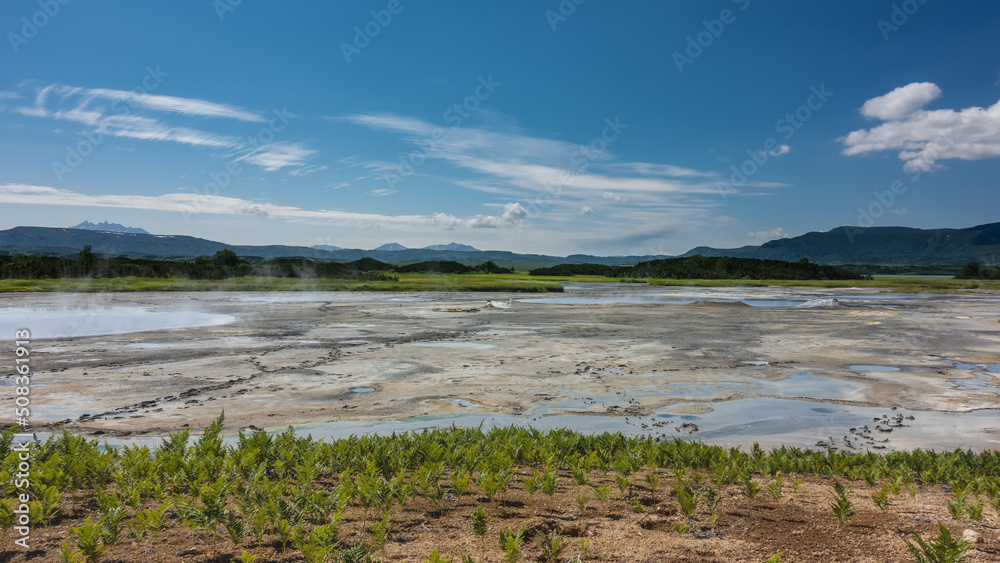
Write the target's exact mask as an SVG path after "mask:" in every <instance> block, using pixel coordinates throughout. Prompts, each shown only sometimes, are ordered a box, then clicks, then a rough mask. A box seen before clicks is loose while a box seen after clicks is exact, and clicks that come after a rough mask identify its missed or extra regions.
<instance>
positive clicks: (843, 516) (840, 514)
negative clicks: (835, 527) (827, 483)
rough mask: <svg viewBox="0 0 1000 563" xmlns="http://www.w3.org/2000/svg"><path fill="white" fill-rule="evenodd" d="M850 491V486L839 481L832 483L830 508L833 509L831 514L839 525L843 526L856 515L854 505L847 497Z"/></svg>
mask: <svg viewBox="0 0 1000 563" xmlns="http://www.w3.org/2000/svg"><path fill="white" fill-rule="evenodd" d="M850 489H851V488H850V485H845V484H844V483H841V482H840V481H834V482H833V502H831V503H830V508H831V509H833V514H834V516H836V517H837V521H838V522H839V523H840V524H845V523H846V522H847V521H848V520H849V519H850V518H851V517H852V516H854V515H855V514H857V511H856V510H855V509H854V503H852V502H851V500H850V499H849V498H848V496H847V495H848V492H849V491H850Z"/></svg>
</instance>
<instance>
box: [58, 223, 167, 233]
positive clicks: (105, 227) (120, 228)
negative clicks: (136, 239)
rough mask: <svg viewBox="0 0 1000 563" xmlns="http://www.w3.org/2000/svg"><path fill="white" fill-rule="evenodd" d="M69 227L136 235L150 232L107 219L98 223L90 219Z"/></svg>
mask: <svg viewBox="0 0 1000 563" xmlns="http://www.w3.org/2000/svg"><path fill="white" fill-rule="evenodd" d="M70 228H71V229H85V230H88V231H106V232H110V233H130V234H136V235H148V234H151V233H150V232H149V231H147V230H146V229H140V228H139V227H126V226H124V225H120V224H118V223H109V222H107V221H101V222H100V223H96V224H95V223H91V222H90V221H84V222H83V223H80V224H79V225H74V226H72V227H70Z"/></svg>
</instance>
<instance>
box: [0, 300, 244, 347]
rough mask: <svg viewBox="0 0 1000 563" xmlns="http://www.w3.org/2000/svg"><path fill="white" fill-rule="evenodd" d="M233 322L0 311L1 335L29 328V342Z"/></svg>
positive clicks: (197, 316) (184, 315)
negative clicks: (30, 339)
mask: <svg viewBox="0 0 1000 563" xmlns="http://www.w3.org/2000/svg"><path fill="white" fill-rule="evenodd" d="M235 320H236V317H234V316H232V315H221V314H214V313H201V312H197V311H150V310H149V309H146V308H143V307H105V308H97V307H62V308H43V307H10V308H3V309H0V333H3V334H13V333H14V331H15V330H18V329H21V328H25V327H28V328H30V329H31V336H32V340H38V339H43V338H72V337H79V336H97V335H103V334H127V333H130V332H142V331H147V330H165V329H172V328H190V327H199V326H218V325H224V324H228V323H231V322H233V321H235Z"/></svg>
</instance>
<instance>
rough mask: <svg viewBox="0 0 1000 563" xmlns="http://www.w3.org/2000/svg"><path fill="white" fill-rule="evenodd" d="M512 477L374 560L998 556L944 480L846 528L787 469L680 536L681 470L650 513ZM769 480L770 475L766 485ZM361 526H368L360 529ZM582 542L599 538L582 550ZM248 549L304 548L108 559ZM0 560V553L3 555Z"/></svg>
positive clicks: (224, 556)
mask: <svg viewBox="0 0 1000 563" xmlns="http://www.w3.org/2000/svg"><path fill="white" fill-rule="evenodd" d="M524 474H525V472H524V471H523V470H522V472H521V475H518V476H517V477H515V479H514V483H515V484H514V485H513V486H512V488H511V491H510V493H509V496H508V499H507V501H506V503H504V504H499V503H494V504H490V503H488V502H487V501H486V499H485V498H482V497H481V496H480V495H479V494H477V493H476V492H470V493H466V494H465V495H464V496H463V497H462V498H460V499H455V498H452V499H451V500H449V501H447V502H446V503H445V506H444V509H443V511H442V512H441V513H438V511H437V508H436V507H434V506H433V505H431V504H429V503H428V502H427V501H425V500H421V499H417V500H412V501H410V502H409V503H408V504H407V505H406V506H405V507H404V508H402V509H400V508H399V507H398V506H397V507H396V508H395V509H394V511H393V519H392V532H391V534H390V539H389V541H388V542H387V544H386V547H385V551H384V553H376V554H375V555H376V557H377V558H379V559H382V560H384V561H386V562H389V561H398V562H403V561H405V562H413V563H420V562H423V561H426V560H427V558H428V556H429V555H430V554H431V551H432V550H434V549H438V550H439V551H440V553H441V554H442V555H451V556H452V560H453V561H456V562H457V561H459V560H460V553H466V554H469V555H472V556H473V557H474V559H475V560H476V561H477V562H480V563H484V562H487V561H488V562H499V561H501V559H502V557H503V555H502V552H501V550H500V547H499V544H498V539H497V538H498V535H499V531H500V530H503V529H516V528H518V527H520V526H524V527H525V529H526V532H525V543H524V545H523V547H522V550H521V554H522V558H521V561H524V562H529V561H544V558H543V557H542V554H541V549H540V548H539V546H538V544H537V541H538V540H539V538H540V536H541V535H543V534H549V533H551V532H552V531H553V530H555V531H557V532H560V531H561V532H560V533H561V534H563V535H565V536H567V538H568V546H567V548H566V549H565V551H564V552H563V557H562V558H561V559H560V561H568V560H569V559H570V558H571V557H573V556H574V555H576V554H579V553H582V556H581V560H582V561H584V562H587V561H606V562H622V563H626V562H629V563H631V562H661V561H663V562H665V561H678V562H724V561H725V562H729V561H733V562H761V561H764V560H765V559H767V558H768V557H770V556H772V555H774V554H775V553H776V552H779V551H780V552H781V553H782V559H781V561H794V562H817V563H819V562H824V563H825V562H832V561H852V562H871V563H887V562H897V561H898V562H903V561H911V560H912V559H911V558H910V555H909V552H908V551H907V549H906V545H905V543H904V538H905V539H909V540H910V541H911V542H912V541H914V536H913V534H921V535H922V537H924V538H925V539H929V538H930V537H932V536H935V535H937V533H938V529H937V522H938V521H941V522H943V523H945V524H946V525H947V526H948V527H949V529H950V530H951V531H952V533H954V534H956V535H959V536H961V534H962V533H963V531H964V530H974V531H976V532H978V533H979V534H980V535H981V537H982V542H981V543H978V544H975V545H974V546H973V547H972V549H970V551H969V552H968V555H967V558H966V559H965V561H967V562H969V563H978V562H986V561H1000V533H998V532H1000V518H998V515H997V513H996V512H995V511H993V510H992V509H991V508H986V510H985V511H984V517H983V520H982V522H973V521H971V520H968V519H965V520H962V521H961V522H955V521H953V520H951V518H950V516H949V515H948V511H947V509H946V508H945V505H946V502H947V499H948V498H949V497H948V493H947V491H945V490H944V489H942V488H940V487H928V488H925V487H919V488H917V490H916V492H915V497H913V498H911V497H910V496H909V494H908V493H907V492H906V491H905V490H902V491H901V494H900V495H899V496H896V497H895V498H894V500H893V504H892V506H890V507H889V508H888V509H887V510H886V511H881V510H880V509H878V508H877V507H876V506H875V505H874V504H873V503H872V501H871V500H870V499H869V498H868V495H869V494H870V492H871V489H869V488H868V487H867V485H865V484H864V483H863V482H859V483H852V485H853V487H852V491H851V493H850V495H849V496H850V498H851V500H852V501H853V502H854V504H855V506H856V508H857V515H856V516H854V517H853V518H851V519H850V520H848V522H847V523H846V524H839V523H838V521H837V520H836V518H835V517H834V515H833V512H832V511H831V509H830V508H829V503H830V500H831V498H832V497H831V486H830V481H829V480H826V479H819V478H807V479H805V480H804V482H802V483H801V484H800V485H799V486H798V489H797V490H793V488H792V485H791V483H792V481H793V480H794V478H795V477H796V476H794V475H793V476H788V477H787V479H786V482H785V483H786V484H785V487H784V489H783V493H782V496H781V498H780V500H777V501H776V500H774V499H773V498H772V497H770V496H769V493H766V492H762V493H761V495H760V496H758V497H757V498H756V499H755V500H754V501H753V502H752V503H751V502H750V501H749V500H748V499H747V497H746V495H745V494H744V493H743V491H742V488H740V487H738V486H733V487H730V488H728V489H726V490H725V493H724V495H723V500H722V502H721V503H720V504H719V506H718V508H717V514H718V519H717V520H716V522H715V524H714V525H713V524H711V522H710V514H709V513H708V511H707V510H706V508H705V506H704V505H703V504H702V505H701V506H700V507H699V509H698V511H697V512H696V513H695V515H694V517H693V519H692V520H691V521H690V522H688V525H689V529H688V530H687V531H686V532H685V533H683V534H681V533H678V531H677V530H676V528H675V526H674V524H675V523H683V522H684V518H683V516H682V515H680V514H679V513H678V508H677V502H676V499H674V498H672V497H671V496H670V495H671V494H672V486H671V485H670V483H673V475H672V474H671V473H670V472H669V471H665V470H664V471H661V476H662V481H661V483H660V485H659V487H658V489H657V491H656V492H655V496H654V494H652V493H651V491H650V490H649V488H648V486H647V485H646V484H645V483H644V482H643V480H642V477H641V476H638V477H637V479H636V486H635V490H634V492H633V499H634V500H637V501H639V502H638V504H639V505H640V507H641V510H642V512H635V511H633V510H632V508H631V507H630V505H629V503H627V502H626V499H625V497H624V496H623V495H619V494H618V490H617V488H616V487H615V484H614V482H613V480H612V479H611V478H610V477H608V476H601V475H599V474H596V473H595V474H594V475H593V476H592V478H591V484H592V485H595V486H596V485H598V484H604V485H606V486H608V487H610V488H613V489H615V493H614V495H615V496H616V497H618V498H614V499H613V500H612V499H609V500H607V501H606V502H605V503H601V502H600V501H598V500H597V499H596V498H595V495H594V494H593V491H592V490H591V489H589V488H587V487H583V488H581V487H576V486H574V485H572V477H571V475H569V474H567V473H566V472H563V473H562V474H561V480H560V486H559V490H558V491H557V493H556V494H555V495H554V496H553V497H548V496H546V495H544V494H542V493H541V492H536V493H535V494H534V495H533V496H529V495H528V494H527V493H525V492H524V491H523V490H522V489H521V488H520V478H521V477H522V476H523V475H524ZM762 484H763V482H762ZM584 490H590V492H589V497H590V504H591V506H590V507H589V508H588V509H587V510H586V512H583V513H581V512H580V511H579V509H578V507H577V503H576V501H575V500H574V499H575V498H576V497H577V496H579V494H580V493H581V492H583V491H584ZM86 504H87V503H85V502H81V503H80V505H78V508H77V509H76V510H71V509H70V508H69V507H68V506H66V507H64V509H63V516H62V517H61V518H60V519H59V520H57V523H56V525H55V526H54V527H53V528H52V529H51V530H49V531H48V532H45V531H43V530H36V531H35V532H34V533H33V546H34V547H33V550H32V551H31V552H27V553H25V552H24V551H22V550H20V548H18V550H16V551H15V550H10V551H8V552H7V553H6V558H5V559H3V560H4V561H11V562H18V563H20V562H26V561H30V562H35V563H43V562H55V561H59V558H58V552H59V547H60V544H61V543H62V542H63V541H64V540H65V538H66V536H67V530H68V528H69V526H71V525H79V524H80V523H82V520H83V517H84V515H85V514H87V513H89V511H88V510H87V509H86ZM480 504H482V505H484V506H485V507H486V508H487V511H488V514H489V533H488V534H487V536H486V540H485V542H483V543H481V542H480V539H479V538H478V537H476V536H473V535H472V533H471V529H470V525H469V518H468V516H469V514H470V513H471V512H472V510H473V509H474V508H475V507H476V506H478V505H480ZM362 519H363V514H362V511H361V510H360V509H349V510H348V513H347V516H346V517H345V519H344V520H342V521H341V523H340V527H339V532H340V538H341V541H342V542H343V543H345V544H348V545H350V544H352V543H356V542H358V541H362V540H366V539H367V538H368V533H367V530H368V528H369V527H370V526H371V518H369V519H368V525H367V527H363V525H362ZM362 532H364V533H362ZM581 540H590V541H591V542H592V543H591V544H590V546H589V547H588V549H587V550H586V551H582V549H581V546H582V543H581ZM243 550H247V551H249V552H251V553H253V554H255V555H258V556H259V557H260V559H259V560H258V563H266V562H278V561H280V562H298V561H302V555H301V553H300V552H299V551H298V550H295V549H293V548H292V547H289V548H288V549H287V551H286V552H285V554H284V555H282V550H281V545H280V543H279V542H278V541H277V539H276V538H275V537H273V536H266V537H265V539H264V542H263V544H262V545H257V544H256V543H255V540H253V539H252V538H251V539H247V540H245V541H244V542H243V544H241V545H240V546H239V547H238V548H234V546H233V544H232V543H230V542H229V541H228V540H226V539H223V538H219V539H218V540H217V553H216V555H215V557H214V558H212V557H210V551H211V541H210V540H209V538H208V536H207V535H205V534H203V533H199V532H195V531H192V530H189V529H188V528H187V526H186V524H183V523H179V522H177V521H171V522H170V523H169V525H168V528H167V529H166V530H165V531H164V532H163V533H162V534H161V535H160V536H158V537H157V538H156V539H155V540H154V539H152V538H147V539H144V540H143V542H142V543H141V544H135V543H133V542H132V540H131V539H130V538H129V537H128V534H127V532H125V531H123V532H122V539H121V543H120V544H119V545H117V546H115V547H114V548H113V550H112V551H111V552H110V553H109V555H108V556H107V557H106V558H105V559H104V561H106V562H112V563H128V562H132V561H168V562H190V563H193V562H201V561H218V562H222V561H231V560H232V558H233V554H234V553H235V554H239V553H240V552H241V551H243ZM2 557H3V556H2V555H0V558H2Z"/></svg>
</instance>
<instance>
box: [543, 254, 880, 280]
mask: <svg viewBox="0 0 1000 563" xmlns="http://www.w3.org/2000/svg"><path fill="white" fill-rule="evenodd" d="M529 273H530V274H531V275H533V276H570V275H589V276H607V277H614V278H660V279H721V280H733V279H737V280H738V279H747V280H861V279H869V276H864V275H862V274H857V273H854V272H851V271H849V270H845V269H844V268H839V267H837V266H821V265H819V264H813V263H812V262H810V261H809V260H807V259H805V258H803V259H802V260H799V261H798V262H785V261H782V260H759V259H757V258H729V257H726V256H718V257H709V256H701V255H695V256H688V257H683V258H664V259H661V260H649V261H646V262H640V263H638V264H636V265H635V266H625V267H619V268H616V267H614V266H605V265H602V264H559V265H558V266H553V267H551V268H537V269H534V270H531V271H530V272H529Z"/></svg>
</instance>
